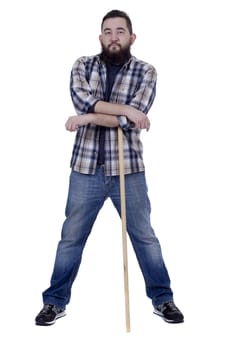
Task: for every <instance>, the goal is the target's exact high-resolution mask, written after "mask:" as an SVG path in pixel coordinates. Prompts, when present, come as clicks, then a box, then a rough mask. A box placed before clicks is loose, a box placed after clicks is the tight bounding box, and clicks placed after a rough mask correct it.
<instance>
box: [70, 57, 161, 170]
mask: <svg viewBox="0 0 233 350" xmlns="http://www.w3.org/2000/svg"><path fill="white" fill-rule="evenodd" d="M106 78H107V69H106V65H105V64H104V63H103V62H101V61H100V58H99V55H95V56H90V57H86V56H85V57H81V58H79V59H78V60H77V61H76V62H75V63H74V65H73V67H72V71H71V78H70V93H71V98H72V101H73V104H74V108H75V110H76V112H77V114H78V115H80V114H86V113H88V111H89V110H91V108H93V106H94V105H95V103H96V102H98V101H100V100H104V93H105V89H106ZM156 79H157V73H156V70H155V68H154V67H153V66H152V65H150V64H148V63H146V62H143V61H141V60H138V59H137V58H136V57H134V56H131V58H130V59H129V61H128V62H127V63H126V64H124V66H123V67H122V68H121V70H120V71H119V73H118V74H117V76H116V79H115V82H114V85H113V88H112V92H111V96H110V100H109V102H111V103H119V104H125V105H130V106H132V107H135V108H136V109H138V110H140V111H142V112H144V113H145V114H147V113H148V111H149V109H150V107H151V105H152V103H153V101H154V98H155V92H156ZM118 120H119V126H120V127H121V128H122V130H123V138H124V160H125V164H124V166H125V174H131V173H135V172H141V171H144V162H143V157H142V151H143V149H142V148H143V147H142V143H141V140H140V132H141V130H139V129H136V128H133V125H132V123H131V122H130V121H129V120H128V119H127V118H126V117H125V116H118ZM99 133H100V128H99V126H96V125H94V124H88V125H85V126H83V127H81V128H80V129H79V130H78V131H77V134H76V138H75V143H74V147H73V153H72V158H71V162H70V166H71V168H72V169H73V170H75V171H77V172H80V173H83V174H92V175H93V174H95V170H96V166H97V157H98V151H99ZM117 137H118V133H117V128H106V132H105V174H106V175H107V176H114V175H119V161H118V138H117Z"/></svg>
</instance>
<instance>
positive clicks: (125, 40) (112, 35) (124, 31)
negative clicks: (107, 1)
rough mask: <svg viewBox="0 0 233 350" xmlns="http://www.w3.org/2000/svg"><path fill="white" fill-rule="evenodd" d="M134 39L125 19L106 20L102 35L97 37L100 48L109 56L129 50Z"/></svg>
mask: <svg viewBox="0 0 233 350" xmlns="http://www.w3.org/2000/svg"><path fill="white" fill-rule="evenodd" d="M135 39H136V36H135V34H130V32H129V29H128V28H127V25H126V20H125V18H120V17H116V18H108V19H106V20H105V21H104V23H103V28H102V33H101V35H100V36H99V40H100V43H101V45H102V48H103V49H104V50H105V51H106V52H108V53H109V54H111V55H114V54H116V55H117V54H118V53H120V52H121V51H122V50H125V49H129V48H130V46H131V45H132V44H133V42H134V40H135Z"/></svg>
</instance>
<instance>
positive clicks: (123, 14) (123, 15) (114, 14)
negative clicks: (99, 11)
mask: <svg viewBox="0 0 233 350" xmlns="http://www.w3.org/2000/svg"><path fill="white" fill-rule="evenodd" d="M116 17H121V18H124V19H125V20H126V25H127V28H128V29H129V33H130V34H133V28H132V22H131V19H130V18H129V16H128V15H127V13H126V12H124V11H119V10H112V11H109V12H108V13H107V14H106V15H105V16H104V17H103V19H102V23H101V29H102V28H103V24H104V21H105V20H106V19H108V18H116Z"/></svg>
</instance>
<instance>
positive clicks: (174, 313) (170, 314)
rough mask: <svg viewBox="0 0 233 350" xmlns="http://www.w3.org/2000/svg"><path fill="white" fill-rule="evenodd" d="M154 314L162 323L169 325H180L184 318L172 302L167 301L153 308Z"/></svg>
mask: <svg viewBox="0 0 233 350" xmlns="http://www.w3.org/2000/svg"><path fill="white" fill-rule="evenodd" d="M154 314H156V315H158V316H161V317H162V318H163V319H164V321H166V322H169V323H181V322H183V321H184V316H183V314H182V313H181V312H180V310H179V309H178V307H176V305H175V304H174V302H173V301H169V302H167V303H164V304H162V305H159V306H154Z"/></svg>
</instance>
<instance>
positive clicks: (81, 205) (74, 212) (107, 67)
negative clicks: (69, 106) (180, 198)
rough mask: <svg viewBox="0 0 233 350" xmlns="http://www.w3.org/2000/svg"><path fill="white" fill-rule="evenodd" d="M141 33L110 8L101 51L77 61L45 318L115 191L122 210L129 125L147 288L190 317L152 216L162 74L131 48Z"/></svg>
mask: <svg viewBox="0 0 233 350" xmlns="http://www.w3.org/2000/svg"><path fill="white" fill-rule="evenodd" d="M135 39H136V36H135V34H133V30H132V23H131V20H130V18H129V17H128V15H127V14H126V13H125V12H122V11H118V10H113V11H110V12H109V13H107V14H106V15H105V16H104V18H103V20H102V24H101V35H100V36H99V40H100V43H101V46H102V51H101V53H100V54H99V55H94V56H91V57H86V56H85V57H81V58H79V59H78V60H77V61H76V62H75V63H74V65H73V67H72V72H71V80H70V91H71V98H72V101H73V104H74V107H75V110H76V112H77V115H76V116H72V117H70V118H69V119H68V120H67V122H66V129H67V130H69V131H76V139H75V144H74V148H73V153H72V158H71V175H70V183H69V193H68V199H67V205H66V219H65V221H64V224H63V227H62V235H61V240H60V242H59V243H58V247H57V254H56V259H55V264H54V270H53V273H52V277H51V284H50V287H49V288H48V289H47V290H45V291H44V292H43V303H44V306H43V309H42V310H41V311H40V313H39V314H38V315H37V317H36V320H35V321H36V324H37V325H42V326H43V325H44V326H46V325H51V324H54V323H55V321H56V320H57V319H58V318H60V317H62V316H64V315H65V308H66V305H67V304H68V303H69V301H70V297H71V287H72V284H73V282H74V279H75V277H76V275H77V273H78V270H79V266H80V263H81V258H82V252H83V249H84V246H85V244H86V241H87V239H88V236H89V234H90V232H91V229H92V226H93V224H94V222H95V219H96V217H97V215H98V213H99V211H100V209H101V207H102V206H103V204H104V201H105V200H106V199H107V198H110V199H111V200H112V203H113V205H114V206H115V208H116V210H117V212H118V214H119V215H120V190H119V187H120V184H119V162H118V142H117V135H118V134H117V128H118V127H121V128H122V130H123V133H124V161H125V164H124V165H125V194H126V221H127V232H128V234H129V237H130V240H131V242H132V245H133V248H134V251H135V254H136V257H137V260H138V263H139V266H140V269H141V271H142V274H143V277H144V281H145V285H146V294H147V296H148V297H149V298H150V299H151V300H152V303H153V306H154V313H155V314H157V315H159V316H161V317H162V318H163V319H164V320H165V321H167V322H171V323H179V322H183V315H182V313H181V312H180V310H179V309H178V308H177V307H176V305H175V304H174V301H173V292H172V290H171V287H170V278H169V275H168V271H167V268H166V266H165V263H164V260H163V257H162V252H161V247H160V243H159V241H158V239H157V237H156V236H155V233H154V231H153V228H152V227H151V224H150V201H149V198H148V194H147V184H146V179H145V172H144V171H145V169H144V163H143V158H142V144H141V141H140V132H141V130H142V129H146V130H149V127H150V121H149V119H148V117H147V113H148V111H149V109H150V107H151V105H152V103H153V101H154V98H155V91H156V77H157V75H156V70H155V68H154V67H153V66H152V65H150V64H148V63H146V62H143V61H141V60H138V59H137V58H136V57H134V56H132V55H131V52H130V48H131V45H132V44H133V43H134V41H135ZM109 292H111V290H110V291H109Z"/></svg>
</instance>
